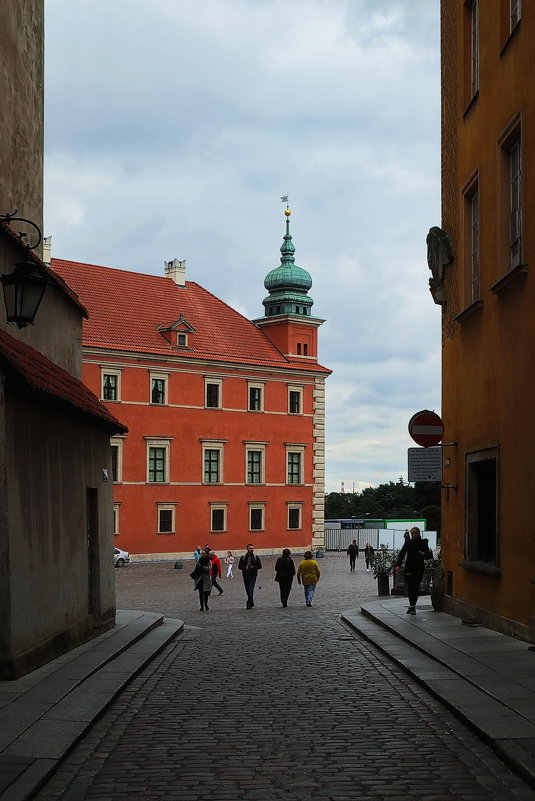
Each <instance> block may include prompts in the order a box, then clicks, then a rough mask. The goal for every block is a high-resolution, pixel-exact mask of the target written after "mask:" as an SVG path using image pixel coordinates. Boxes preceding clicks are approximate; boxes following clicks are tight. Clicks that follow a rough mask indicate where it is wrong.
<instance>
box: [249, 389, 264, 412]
mask: <svg viewBox="0 0 535 801" xmlns="http://www.w3.org/2000/svg"><path fill="white" fill-rule="evenodd" d="M252 389H258V390H260V408H259V409H251V390H252ZM247 411H249V412H255V413H256V414H258V413H259V412H263V411H264V384H260V383H258V382H256V381H248V382H247Z"/></svg>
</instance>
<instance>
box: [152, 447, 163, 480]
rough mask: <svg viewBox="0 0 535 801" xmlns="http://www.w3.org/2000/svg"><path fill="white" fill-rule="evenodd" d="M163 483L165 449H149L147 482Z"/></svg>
mask: <svg viewBox="0 0 535 801" xmlns="http://www.w3.org/2000/svg"><path fill="white" fill-rule="evenodd" d="M161 481H165V448H150V449H149V482H150V483H154V482H161Z"/></svg>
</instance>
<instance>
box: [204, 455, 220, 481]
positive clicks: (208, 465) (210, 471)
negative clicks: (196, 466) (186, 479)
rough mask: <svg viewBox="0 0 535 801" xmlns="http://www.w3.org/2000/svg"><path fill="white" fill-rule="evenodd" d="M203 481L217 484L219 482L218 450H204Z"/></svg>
mask: <svg viewBox="0 0 535 801" xmlns="http://www.w3.org/2000/svg"><path fill="white" fill-rule="evenodd" d="M204 482H205V484H217V483H218V482H219V451H218V450H212V449H208V448H207V449H206V450H205V451H204Z"/></svg>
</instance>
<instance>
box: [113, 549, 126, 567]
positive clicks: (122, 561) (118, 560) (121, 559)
mask: <svg viewBox="0 0 535 801" xmlns="http://www.w3.org/2000/svg"><path fill="white" fill-rule="evenodd" d="M114 559H115V567H124V566H125V565H126V563H127V562H129V561H130V554H129V553H128V551H121V549H120V548H114Z"/></svg>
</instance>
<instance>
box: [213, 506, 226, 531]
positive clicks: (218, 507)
mask: <svg viewBox="0 0 535 801" xmlns="http://www.w3.org/2000/svg"><path fill="white" fill-rule="evenodd" d="M221 511H222V512H223V528H214V512H221ZM227 519H228V503H210V533H211V534H218V533H221V534H222V533H224V532H225V531H227Z"/></svg>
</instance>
